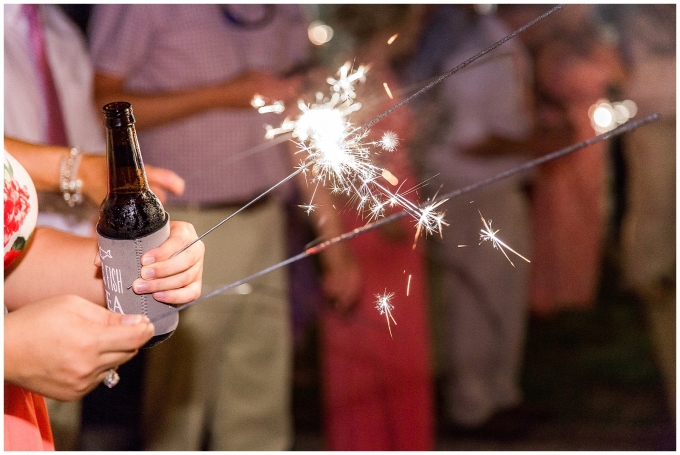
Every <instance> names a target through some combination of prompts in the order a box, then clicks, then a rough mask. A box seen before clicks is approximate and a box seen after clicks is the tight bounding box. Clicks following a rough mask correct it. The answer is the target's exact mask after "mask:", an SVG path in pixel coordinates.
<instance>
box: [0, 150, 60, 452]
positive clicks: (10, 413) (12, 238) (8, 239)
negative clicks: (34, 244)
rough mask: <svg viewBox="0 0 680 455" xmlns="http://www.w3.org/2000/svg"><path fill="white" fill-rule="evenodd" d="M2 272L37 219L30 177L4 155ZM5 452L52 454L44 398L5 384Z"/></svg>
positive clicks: (24, 241)
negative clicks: (38, 451)
mask: <svg viewBox="0 0 680 455" xmlns="http://www.w3.org/2000/svg"><path fill="white" fill-rule="evenodd" d="M4 184H5V195H4V231H5V232H4V239H3V241H4V244H5V269H7V268H8V267H9V266H10V265H12V264H13V263H14V262H15V261H16V259H17V258H18V257H19V256H20V255H21V253H22V252H23V251H24V249H25V248H26V245H27V244H28V240H29V239H30V238H31V235H32V234H33V231H34V229H35V225H36V221H37V218H38V199H37V194H36V192H35V187H34V185H33V181H32V180H31V177H30V176H29V175H28V173H27V172H26V170H25V169H24V167H23V166H22V165H21V164H19V162H18V161H17V160H15V159H14V158H13V157H12V156H11V155H10V154H9V153H7V151H5V165H4ZM5 311H6V310H5ZM4 389H5V390H4V392H5V403H4V404H5V406H4V407H5V416H4V433H5V434H4V437H5V438H4V439H5V444H4V448H5V450H31V451H33V450H54V440H53V438H52V430H51V428H50V420H49V417H48V415H47V407H46V406H45V398H43V397H42V396H41V395H39V394H37V393H34V392H31V391H29V390H26V389H24V388H22V387H19V386H17V385H14V384H9V383H5V384H4Z"/></svg>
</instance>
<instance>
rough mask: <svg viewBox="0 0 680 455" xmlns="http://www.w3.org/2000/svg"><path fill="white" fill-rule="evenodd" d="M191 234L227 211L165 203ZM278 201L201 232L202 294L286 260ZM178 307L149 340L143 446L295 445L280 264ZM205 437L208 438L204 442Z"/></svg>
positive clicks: (286, 315) (286, 314)
mask: <svg viewBox="0 0 680 455" xmlns="http://www.w3.org/2000/svg"><path fill="white" fill-rule="evenodd" d="M168 211H169V213H170V217H171V219H172V220H183V221H188V222H190V223H192V224H193V225H194V227H195V228H196V231H197V233H198V235H201V234H202V233H204V232H206V231H207V230H208V229H210V228H211V227H213V226H214V225H216V224H217V223H218V222H220V221H221V220H223V219H224V218H226V217H227V216H228V215H229V214H230V211H229V210H203V211H199V210H186V209H183V210H173V209H172V208H170V209H169V210H168ZM284 220H285V218H284V213H283V210H282V208H281V207H280V206H279V205H278V204H277V203H275V202H268V203H266V205H260V206H257V207H254V208H252V209H250V210H248V211H244V212H241V213H239V214H238V215H236V216H235V217H234V218H232V219H230V220H229V221H227V222H225V223H224V224H223V225H222V226H220V227H219V228H217V229H216V230H215V231H213V232H211V233H210V234H209V235H207V236H206V237H205V238H204V239H203V242H204V243H205V246H206V252H205V260H204V272H203V295H207V294H208V293H210V292H212V291H213V290H216V289H219V288H221V287H224V286H225V285H227V284H230V283H233V282H235V281H237V280H239V279H241V278H245V277H247V276H249V275H251V274H253V273H255V272H258V271H260V270H263V269H265V268H267V267H269V266H271V265H273V264H275V263H278V262H280V261H281V260H283V259H285V254H286V251H285V223H284ZM246 287H250V289H249V290H248V289H245V290H244V289H242V288H240V290H241V291H242V292H245V293H243V294H238V293H225V294H219V295H217V296H215V297H212V298H210V299H207V300H205V301H203V302H200V303H198V304H196V305H195V306H193V307H191V308H189V309H187V310H185V311H182V312H181V313H180V319H179V327H178V329H177V330H176V332H175V333H174V334H173V335H172V336H171V337H170V338H169V339H168V340H166V341H165V342H163V343H161V344H160V345H158V346H157V347H154V348H152V349H151V352H150V354H151V355H150V356H149V363H148V371H147V390H146V399H145V426H146V428H145V436H146V437H147V445H146V449H148V450H201V449H208V450H287V449H289V448H290V446H291V444H292V423H291V422H292V416H291V403H290V402H291V375H292V333H291V328H290V314H289V303H288V285H287V275H286V269H285V268H283V269H279V270H277V271H274V272H271V273H269V274H267V275H264V276H263V277H260V278H258V279H256V280H253V281H252V282H250V283H249V286H246ZM206 441H207V442H206Z"/></svg>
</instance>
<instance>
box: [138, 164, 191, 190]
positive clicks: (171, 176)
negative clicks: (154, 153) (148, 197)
mask: <svg viewBox="0 0 680 455" xmlns="http://www.w3.org/2000/svg"><path fill="white" fill-rule="evenodd" d="M145 171H146V179H147V181H148V182H149V187H150V188H151V191H153V192H154V193H156V195H158V197H161V195H163V196H165V194H166V192H170V193H172V194H174V195H176V196H179V195H180V194H182V193H184V179H183V178H182V177H180V176H179V175H177V174H176V173H175V172H173V171H171V170H170V169H164V168H160V167H156V166H151V165H146V166H145Z"/></svg>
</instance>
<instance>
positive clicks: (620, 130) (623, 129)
mask: <svg viewBox="0 0 680 455" xmlns="http://www.w3.org/2000/svg"><path fill="white" fill-rule="evenodd" d="M658 119H659V114H651V115H649V116H647V117H645V118H643V119H640V120H634V121H629V122H627V123H624V124H623V125H621V126H619V127H617V128H615V129H613V130H611V131H608V132H606V133H603V134H600V135H598V136H594V137H592V138H590V139H586V140H585V141H582V142H579V143H577V144H574V145H571V146H569V147H565V148H563V149H560V150H557V151H555V152H552V153H548V154H546V155H543V156H542V157H539V158H535V159H533V160H530V161H527V162H526V163H524V164H521V165H519V166H516V167H514V168H511V169H509V170H507V171H505V172H501V173H499V174H496V175H495V176H493V177H491V178H488V179H486V180H482V181H480V182H477V183H473V184H471V185H468V186H466V187H463V188H460V189H457V190H455V191H451V192H450V193H446V194H443V195H441V196H439V197H437V198H436V199H435V200H434V201H432V202H429V201H428V204H427V205H432V204H434V203H437V202H440V203H441V202H444V201H446V200H448V199H452V198H454V197H458V196H462V195H464V194H467V193H470V192H472V191H475V190H477V189H480V188H482V187H485V186H488V185H491V184H493V183H496V182H498V181H500V180H503V179H505V178H508V177H510V176H512V175H515V174H518V173H521V172H524V171H527V170H529V169H532V168H535V167H537V166H540V165H541V164H543V163H546V162H548V161H552V160H555V159H557V158H561V157H563V156H565V155H568V154H570V153H573V152H576V151H578V150H581V149H584V148H586V147H588V146H590V145H593V144H595V143H596V142H600V141H605V140H607V139H611V138H613V137H616V136H619V135H621V134H624V133H627V132H629V131H632V130H634V129H636V128H639V127H641V126H643V125H646V124H648V123H651V122H653V121H655V120H658ZM423 206H425V204H423ZM407 215H409V212H408V211H406V210H404V211H401V212H397V213H394V214H392V215H390V216H387V217H385V218H383V219H381V220H378V221H374V222H372V223H368V224H366V225H364V226H362V227H359V228H356V229H354V230H352V231H349V232H346V233H344V234H342V235H339V236H337V237H334V238H332V239H328V240H326V241H324V242H322V243H319V244H318V245H315V246H312V247H310V248H307V249H306V250H305V251H303V252H302V253H299V254H297V255H295V256H292V257H290V258H288V259H286V260H284V261H282V262H279V263H277V264H274V265H272V266H271V267H268V268H266V269H264V270H261V271H259V272H257V273H254V274H252V275H250V276H248V277H245V278H243V279H241V280H239V281H236V282H234V283H231V284H228V285H226V286H224V287H222V288H220V289H217V290H215V291H213V292H211V293H210V294H207V295H205V296H201V297H199V298H198V299H196V300H194V301H193V302H189V303H185V304H183V305H179V306H177V307H174V308H172V309H171V310H169V311H168V312H167V313H163V314H161V315H159V316H157V317H155V318H154V319H152V320H151V322H155V321H159V320H161V319H163V318H165V317H167V316H170V315H171V314H174V313H175V312H178V311H182V310H185V309H187V308H189V307H192V306H194V305H196V304H197V303H199V302H202V301H203V300H206V299H209V298H210V297H213V296H215V295H217V294H221V293H223V292H226V291H228V290H230V289H233V288H235V287H237V286H240V285H242V284H243V283H246V282H248V281H251V280H253V279H255V278H258V277H260V276H262V275H265V274H267V273H269V272H272V271H274V270H277V269H279V268H281V267H284V266H286V265H289V264H292V263H293V262H296V261H299V260H300V259H304V258H306V257H308V256H311V255H313V254H317V253H320V252H321V251H323V250H325V249H326V248H328V247H330V246H332V245H335V244H336V243H339V242H343V241H345V240H350V239H352V238H354V237H356V236H358V235H360V234H363V233H364V232H368V231H371V230H373V229H377V228H379V227H381V226H384V225H386V224H388V223H391V222H393V221H396V220H398V219H401V218H403V217H405V216H407Z"/></svg>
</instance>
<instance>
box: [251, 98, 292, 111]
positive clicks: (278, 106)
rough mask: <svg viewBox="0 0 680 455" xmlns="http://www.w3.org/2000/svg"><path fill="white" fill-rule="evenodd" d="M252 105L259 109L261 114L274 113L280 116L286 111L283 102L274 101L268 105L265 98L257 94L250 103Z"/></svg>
mask: <svg viewBox="0 0 680 455" xmlns="http://www.w3.org/2000/svg"><path fill="white" fill-rule="evenodd" d="M250 105H251V106H253V107H254V108H255V109H257V112H259V113H260V114H266V113H268V112H274V113H276V114H280V113H282V112H283V111H284V110H285V106H284V103H283V102H282V101H274V102H273V103H272V104H267V103H266V101H265V100H264V97H263V96H262V95H259V94H255V95H254V96H253V99H252V100H251V101H250Z"/></svg>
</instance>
